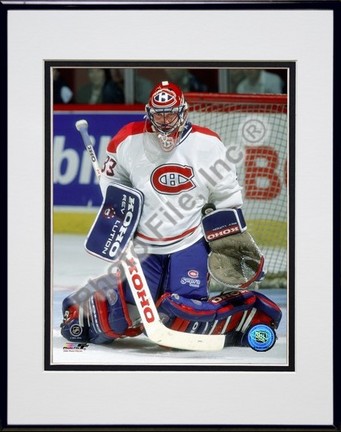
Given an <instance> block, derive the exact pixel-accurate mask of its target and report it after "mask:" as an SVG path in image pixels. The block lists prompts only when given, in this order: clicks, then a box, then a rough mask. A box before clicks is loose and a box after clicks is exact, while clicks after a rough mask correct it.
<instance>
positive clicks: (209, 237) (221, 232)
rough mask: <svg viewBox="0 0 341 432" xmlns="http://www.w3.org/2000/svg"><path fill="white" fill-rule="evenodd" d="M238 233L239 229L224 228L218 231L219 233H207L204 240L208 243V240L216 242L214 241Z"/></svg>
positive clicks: (236, 227)
mask: <svg viewBox="0 0 341 432" xmlns="http://www.w3.org/2000/svg"><path fill="white" fill-rule="evenodd" d="M239 232H240V230H239V227H238V226H235V227H232V228H225V229H222V230H219V231H211V232H209V233H207V234H206V238H207V240H209V241H210V240H216V239H218V238H220V237H226V236H228V235H231V234H237V233H239Z"/></svg>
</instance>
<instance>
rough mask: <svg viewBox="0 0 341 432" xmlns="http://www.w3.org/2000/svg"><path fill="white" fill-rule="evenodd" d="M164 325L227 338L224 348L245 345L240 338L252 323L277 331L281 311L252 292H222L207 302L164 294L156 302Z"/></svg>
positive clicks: (261, 296)
mask: <svg viewBox="0 0 341 432" xmlns="http://www.w3.org/2000/svg"><path fill="white" fill-rule="evenodd" d="M157 307H158V311H159V314H160V317H161V319H162V320H163V323H164V324H165V325H166V326H167V327H169V328H171V329H173V330H177V331H183V332H186V333H197V334H212V335H219V334H220V335H226V342H225V345H226V346H228V345H239V346H243V345H248V344H247V341H246V340H244V338H243V336H244V335H245V334H246V332H247V330H248V329H249V328H250V327H252V326H254V325H255V324H258V323H262V324H266V325H269V326H271V327H272V328H274V329H275V328H277V327H278V324H279V322H280V319H281V311H280V309H279V308H278V306H277V305H276V304H275V303H273V302H272V301H271V300H270V299H268V298H267V297H265V296H264V295H261V294H259V293H257V292H254V291H247V290H242V291H241V290H238V291H233V292H229V293H223V294H221V295H219V296H215V297H213V298H211V299H209V300H208V301H199V300H195V299H188V298H185V297H181V296H179V295H177V294H169V293H167V294H164V295H163V296H162V297H161V298H160V300H159V301H158V303H157Z"/></svg>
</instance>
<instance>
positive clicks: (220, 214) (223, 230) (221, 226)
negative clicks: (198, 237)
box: [201, 209, 247, 242]
mask: <svg viewBox="0 0 341 432" xmlns="http://www.w3.org/2000/svg"><path fill="white" fill-rule="evenodd" d="M201 223H202V226H203V229H204V235H205V239H206V241H207V242H211V241H214V240H218V239H219V238H222V237H226V236H229V235H233V234H238V233H241V232H244V231H246V229H247V226H246V223H245V220H244V216H243V213H242V211H241V209H222V210H213V211H211V212H210V213H208V214H206V215H204V216H203V218H202V221H201Z"/></svg>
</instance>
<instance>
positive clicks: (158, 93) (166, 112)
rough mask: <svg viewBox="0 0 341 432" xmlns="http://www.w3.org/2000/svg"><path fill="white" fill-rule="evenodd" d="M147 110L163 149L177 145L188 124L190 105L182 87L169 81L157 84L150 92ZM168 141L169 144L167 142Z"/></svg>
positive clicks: (167, 149) (169, 148) (166, 149)
mask: <svg viewBox="0 0 341 432" xmlns="http://www.w3.org/2000/svg"><path fill="white" fill-rule="evenodd" d="M146 112H147V117H148V119H149V121H150V122H151V124H152V126H153V129H154V131H155V132H157V133H158V137H159V138H160V142H161V145H162V144H164V145H162V148H163V150H165V151H170V150H171V149H172V148H174V145H172V146H170V143H171V142H174V143H175V145H176V142H177V139H178V137H179V133H180V132H181V131H182V129H183V127H184V126H185V124H186V120H187V116H188V106H187V103H186V101H185V98H184V95H183V92H182V91H181V89H180V88H179V87H178V86H177V85H175V84H173V83H170V82H168V81H162V82H161V83H160V84H158V85H156V86H155V87H154V88H153V90H152V91H151V93H150V96H149V100H148V103H147V104H146ZM167 143H168V144H167Z"/></svg>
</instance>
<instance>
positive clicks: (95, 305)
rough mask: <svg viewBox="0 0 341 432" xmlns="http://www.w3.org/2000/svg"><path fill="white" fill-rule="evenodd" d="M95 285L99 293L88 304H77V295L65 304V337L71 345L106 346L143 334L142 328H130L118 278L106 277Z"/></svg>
mask: <svg viewBox="0 0 341 432" xmlns="http://www.w3.org/2000/svg"><path fill="white" fill-rule="evenodd" d="M109 279H110V280H109ZM94 282H96V286H97V288H98V290H97V291H96V292H95V293H94V294H92V295H91V296H90V297H89V298H88V299H87V300H84V301H82V302H80V303H77V302H75V294H71V295H70V296H68V297H67V298H66V299H65V300H64V301H63V306H62V308H63V322H62V324H61V333H62V335H63V336H64V337H65V338H66V339H68V340H70V341H81V342H91V343H95V344H103V343H109V342H112V341H113V340H114V339H117V338H121V337H125V336H136V335H137V334H140V333H141V330H140V328H139V327H138V328H131V326H132V321H131V319H130V316H129V312H128V307H127V304H126V302H125V299H124V295H123V289H122V287H121V281H120V280H119V278H116V277H115V278H114V277H113V276H112V275H110V277H109V276H108V275H106V276H102V277H100V278H98V279H97V280H96V281H93V283H94ZM85 290H86V287H85ZM76 298H77V297H76ZM78 298H81V296H78Z"/></svg>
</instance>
